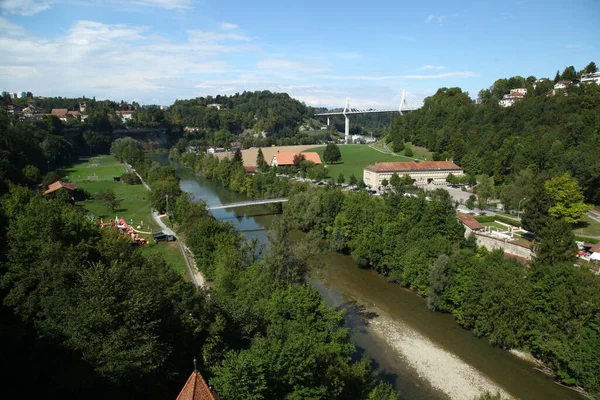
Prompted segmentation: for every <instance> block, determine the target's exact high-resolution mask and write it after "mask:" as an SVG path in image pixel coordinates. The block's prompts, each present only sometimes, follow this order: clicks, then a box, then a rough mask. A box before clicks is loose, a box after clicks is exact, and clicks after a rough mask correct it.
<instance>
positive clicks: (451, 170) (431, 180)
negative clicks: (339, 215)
mask: <svg viewBox="0 0 600 400" xmlns="http://www.w3.org/2000/svg"><path fill="white" fill-rule="evenodd" d="M393 174H398V176H400V177H403V176H404V175H408V176H410V178H411V179H412V181H413V183H414V184H415V185H419V186H425V185H445V184H446V178H447V177H448V175H450V174H452V175H454V176H463V175H464V171H463V169H462V168H461V167H459V166H458V165H456V164H454V163H453V162H451V161H419V160H415V161H409V162H383V163H377V164H375V165H370V166H368V167H366V168H365V169H364V172H363V180H364V182H365V184H366V185H367V186H369V187H371V188H372V189H375V190H378V191H379V190H380V189H381V182H382V181H383V180H384V179H386V180H387V181H388V182H389V181H390V179H391V178H392V175H393Z"/></svg>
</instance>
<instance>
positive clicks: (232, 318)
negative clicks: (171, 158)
mask: <svg viewBox="0 0 600 400" xmlns="http://www.w3.org/2000/svg"><path fill="white" fill-rule="evenodd" d="M2 134H5V131H2ZM121 144H123V143H118V144H117V146H115V149H114V150H115V156H116V157H117V159H119V160H121V161H128V162H131V163H132V164H133V165H134V166H135V168H136V170H137V171H138V172H139V173H140V175H141V176H142V177H143V178H144V180H145V181H146V182H148V184H149V185H150V186H151V187H152V194H154V193H159V192H160V193H164V194H169V196H170V201H169V203H168V206H167V204H166V203H167V202H166V198H164V197H165V196H162V195H156V196H155V197H151V201H152V205H153V206H154V207H155V208H157V209H169V211H170V214H171V217H172V222H173V223H175V224H176V226H177V229H178V230H180V231H181V234H182V235H183V236H184V237H185V239H186V241H187V242H188V243H189V246H190V248H191V249H192V252H193V253H194V256H195V258H196V261H197V263H198V265H199V266H200V268H202V269H203V270H204V271H205V272H207V273H208V272H209V271H212V278H213V279H214V282H215V287H214V289H213V290H212V291H211V293H210V296H209V295H208V293H207V292H206V291H205V290H202V289H197V288H195V287H194V286H193V285H192V284H191V283H188V282H186V281H184V279H183V277H182V276H181V275H180V274H178V273H177V272H176V271H175V270H174V269H173V268H171V267H170V266H168V265H167V264H166V263H165V262H164V261H163V260H162V259H160V258H158V257H155V256H152V255H144V254H143V253H141V252H140V251H138V250H136V248H135V247H132V243H131V242H130V241H129V240H128V239H127V238H126V237H124V236H123V235H120V234H119V233H118V232H117V231H116V230H115V229H111V228H103V229H100V228H99V227H98V226H97V225H96V224H94V223H93V222H92V221H90V219H88V218H86V217H85V215H84V212H83V210H81V209H80V208H78V207H76V206H75V205H73V204H72V201H71V199H70V198H69V197H68V196H60V195H57V196H48V197H44V196H42V195H41V190H40V189H41V188H40V187H38V186H37V184H38V183H39V182H40V181H41V178H42V177H41V174H37V180H36V181H34V182H32V184H31V188H27V187H26V186H24V184H25V183H27V182H28V181H27V180H26V179H29V178H27V177H26V176H25V175H24V174H15V175H14V177H13V176H5V180H4V183H5V185H6V187H7V190H6V191H5V192H3V193H2V199H1V201H0V220H2V225H1V226H2V229H0V243H2V245H0V297H1V299H2V304H1V306H0V319H1V322H2V329H1V330H0V339H1V340H2V343H3V346H2V350H1V354H0V355H1V359H2V366H3V367H4V368H3V371H5V372H4V378H5V379H4V380H3V385H2V386H1V387H0V397H3V398H14V397H17V396H19V395H22V394H23V392H24V391H25V392H26V393H27V397H38V396H43V397H47V398H62V399H79V398H82V397H83V398H89V399H105V398H115V399H130V398H149V399H164V398H175V397H176V395H177V393H178V392H179V390H180V389H181V387H182V386H183V384H184V383H185V381H186V379H187V377H188V374H189V372H190V371H191V370H192V359H193V358H194V357H197V358H198V360H199V363H198V368H199V370H200V371H201V372H202V374H203V375H204V377H205V378H206V379H207V381H208V382H210V383H211V384H212V385H214V387H215V390H216V391H217V393H218V394H219V395H220V397H221V398H222V399H224V400H227V399H247V398H257V399H258V398H272V399H281V398H314V399H348V400H350V399H365V400H367V399H370V400H393V399H397V394H396V393H395V392H394V390H393V389H392V387H391V386H390V385H389V384H387V383H377V381H376V379H375V376H374V373H373V371H372V369H371V366H370V361H369V360H368V359H366V358H363V359H355V356H356V354H357V352H356V348H355V347H354V345H353V344H352V342H351V341H350V339H349V337H348V330H347V329H346V328H344V320H343V316H342V312H341V311H337V310H333V309H330V308H328V307H326V306H325V304H324V303H323V301H322V300H321V298H320V296H319V295H318V293H317V292H316V291H315V290H314V289H312V288H311V287H310V286H309V285H308V284H306V283H305V282H304V276H305V272H306V271H307V270H308V269H309V268H310V266H311V265H310V263H309V261H310V257H307V256H306V255H307V254H308V251H307V246H308V245H307V244H298V245H291V243H290V241H289V238H288V236H287V235H288V233H289V229H287V227H284V226H281V227H278V228H277V229H275V230H274V231H273V232H272V233H271V234H270V235H271V246H270V248H269V250H268V251H266V252H265V251H262V252H261V255H260V258H256V257H255V254H256V253H257V249H256V248H255V244H254V243H247V242H244V241H243V239H242V237H241V235H240V234H239V233H238V232H236V231H235V230H233V229H232V227H231V225H230V224H227V223H225V222H218V221H215V220H214V219H213V218H212V216H210V215H209V213H208V212H207V210H206V208H205V206H204V205H203V204H202V203H192V202H191V201H190V199H189V198H188V197H187V195H185V194H182V193H181V191H180V189H179V185H178V179H177V177H176V176H175V175H174V174H173V170H172V169H171V168H169V167H161V166H160V165H158V164H157V163H153V162H152V161H150V160H149V159H148V158H146V157H145V155H144V154H143V152H142V151H141V150H140V149H139V148H138V147H137V146H135V145H133V144H132V143H129V144H126V145H124V146H121ZM5 145H6V142H0V146H5ZM3 154H4V155H3V157H4V163H2V165H6V161H7V159H6V157H7V153H3ZM11 156H13V157H16V158H15V160H16V161H18V163H17V162H15V164H14V165H15V166H19V165H20V164H19V163H24V164H25V165H24V167H23V168H26V167H27V165H29V164H26V162H27V160H28V159H27V158H24V157H25V156H24V155H23V154H15V155H11ZM19 157H21V158H19ZM104 161H106V160H100V162H99V163H98V164H102V163H104ZM99 167H102V165H100V166H99ZM17 171H18V170H17ZM113 172H114V171H112V170H108V172H107V174H108V175H110V174H112V173H113ZM71 173H72V174H75V175H78V174H77V169H74V170H71ZM11 178H14V179H15V180H12V179H11ZM100 183H102V182H100ZM122 184H123V185H127V184H126V183H122ZM161 191H162V192H161ZM312 249H313V247H312V246H311V250H312Z"/></svg>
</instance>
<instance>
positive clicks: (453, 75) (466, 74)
mask: <svg viewBox="0 0 600 400" xmlns="http://www.w3.org/2000/svg"><path fill="white" fill-rule="evenodd" d="M473 76H475V74H474V73H473V72H471V71H464V72H446V73H442V74H433V75H388V76H372V75H322V76H321V77H322V78H325V79H335V80H352V81H395V80H402V79H444V78H470V77H473Z"/></svg>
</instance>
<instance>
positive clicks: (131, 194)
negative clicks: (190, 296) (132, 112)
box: [59, 155, 187, 276]
mask: <svg viewBox="0 0 600 400" xmlns="http://www.w3.org/2000/svg"><path fill="white" fill-rule="evenodd" d="M124 173H125V167H124V166H123V164H121V163H119V162H118V161H117V160H116V159H115V158H114V157H113V156H108V155H105V156H98V157H92V158H83V159H81V161H80V162H79V163H78V164H76V165H74V166H73V167H71V168H67V169H64V170H61V171H59V174H60V175H61V176H62V177H63V178H64V179H65V180H67V181H69V182H74V183H75V184H77V187H78V188H80V189H83V190H85V191H87V192H88V193H89V194H90V195H92V197H93V195H94V194H96V193H98V192H101V191H103V190H113V191H114V192H115V194H116V196H117V198H118V199H119V200H121V203H120V204H119V206H118V207H117V209H116V210H115V212H113V211H112V210H110V208H108V207H107V206H106V205H105V204H104V203H103V202H102V201H99V200H94V199H93V198H91V199H88V200H85V201H81V202H78V205H80V206H82V207H83V208H84V209H85V210H86V211H87V212H88V213H89V214H93V215H94V216H96V218H98V219H99V218H102V219H103V220H104V222H107V221H108V220H111V219H114V218H115V217H117V216H118V217H119V218H124V219H125V221H127V223H132V225H133V226H134V227H135V228H136V229H137V230H139V231H141V232H153V231H154V232H155V231H159V230H161V228H160V226H159V225H158V224H157V223H156V222H155V221H154V219H153V218H152V214H151V212H152V211H151V209H152V207H151V203H150V199H149V194H150V193H149V192H148V191H147V190H146V189H145V188H144V186H143V185H141V184H139V185H128V184H126V183H124V182H116V181H115V180H114V179H113V178H114V177H117V176H121V175H122V174H124ZM138 227H139V228H138ZM141 236H142V237H144V238H145V239H146V240H147V241H148V243H149V245H148V246H146V247H143V248H141V249H140V250H141V251H142V253H144V254H148V255H150V254H160V255H161V256H162V257H163V258H164V260H165V261H166V262H167V264H169V265H170V266H171V267H173V269H175V270H176V271H177V272H179V273H181V274H182V275H186V276H187V269H186V265H185V261H184V259H183V256H182V255H181V252H180V250H179V247H178V246H177V244H176V243H165V242H162V243H154V242H153V240H152V235H150V234H141Z"/></svg>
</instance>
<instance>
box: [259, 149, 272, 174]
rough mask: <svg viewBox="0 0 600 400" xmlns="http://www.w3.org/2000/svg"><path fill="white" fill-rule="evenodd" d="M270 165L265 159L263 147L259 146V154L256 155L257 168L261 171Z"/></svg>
mask: <svg viewBox="0 0 600 400" xmlns="http://www.w3.org/2000/svg"><path fill="white" fill-rule="evenodd" d="M268 167H269V165H268V164H267V162H266V161H265V156H264V155H263V152H262V149H261V148H260V147H259V148H258V154H257V155H256V169H258V170H259V171H261V172H264V171H266V170H267V168H268Z"/></svg>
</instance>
